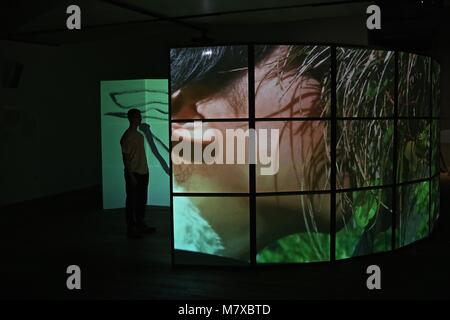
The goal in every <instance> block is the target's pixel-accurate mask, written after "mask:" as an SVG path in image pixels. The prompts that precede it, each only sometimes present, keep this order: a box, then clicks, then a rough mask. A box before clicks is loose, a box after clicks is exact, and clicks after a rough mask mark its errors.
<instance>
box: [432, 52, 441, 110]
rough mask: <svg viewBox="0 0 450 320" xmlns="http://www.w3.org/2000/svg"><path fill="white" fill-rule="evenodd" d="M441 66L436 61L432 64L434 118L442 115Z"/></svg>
mask: <svg viewBox="0 0 450 320" xmlns="http://www.w3.org/2000/svg"><path fill="white" fill-rule="evenodd" d="M440 83H441V65H440V64H439V63H438V62H437V61H434V60H433V62H432V78H431V84H432V88H431V90H432V94H431V101H432V104H433V107H432V110H433V113H432V116H433V117H439V114H440V111H439V110H440V104H441V86H440Z"/></svg>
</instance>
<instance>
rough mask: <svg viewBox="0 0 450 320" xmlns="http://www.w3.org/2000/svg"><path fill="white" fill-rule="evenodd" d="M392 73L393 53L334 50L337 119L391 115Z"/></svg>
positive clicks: (392, 102)
mask: <svg viewBox="0 0 450 320" xmlns="http://www.w3.org/2000/svg"><path fill="white" fill-rule="evenodd" d="M394 73H395V53H394V51H383V50H370V49H355V48H344V47H337V48H336V112H337V116H338V117H352V118H353V117H374V118H378V117H391V116H393V115H394V96H395V93H394V87H395V83H394V80H395V78H394Z"/></svg>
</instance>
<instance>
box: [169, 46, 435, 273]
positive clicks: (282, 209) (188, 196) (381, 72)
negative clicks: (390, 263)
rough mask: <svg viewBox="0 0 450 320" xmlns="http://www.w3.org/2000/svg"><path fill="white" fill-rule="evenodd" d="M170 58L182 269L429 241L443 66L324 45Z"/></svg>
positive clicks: (176, 53)
mask: <svg viewBox="0 0 450 320" xmlns="http://www.w3.org/2000/svg"><path fill="white" fill-rule="evenodd" d="M170 55H171V57H170V58H171V60H170V61H171V65H170V67H171V79H170V90H171V99H170V125H171V160H172V161H171V165H172V181H171V183H172V204H173V205H172V210H173V212H172V214H173V249H174V250H173V254H174V255H173V258H174V261H173V262H174V263H175V264H205V265H247V264H251V265H255V264H278V263H302V262H318V261H330V260H334V259H344V258H349V257H353V256H358V255H366V254H371V253H375V252H381V251H387V250H391V249H392V248H394V247H401V246H404V245H407V244H409V243H411V242H414V241H416V240H418V239H421V238H423V237H425V236H426V235H428V233H429V232H430V230H431V227H432V226H433V225H434V221H435V220H436V219H437V217H438V215H439V203H437V202H436V201H437V199H438V198H439V196H438V195H439V177H438V170H439V165H438V164H439V162H438V159H437V158H438V154H439V153H438V152H439V151H438V146H439V141H438V137H439V118H438V116H439V107H438V103H439V98H438V96H439V88H438V85H439V72H440V70H439V65H438V64H437V63H436V62H435V61H432V60H431V59H430V58H428V57H424V56H419V55H415V54H410V53H403V52H394V51H383V50H373V49H359V48H350V47H334V46H323V45H251V46H216V47H195V48H177V49H172V50H171V52H170ZM430 199H432V201H430Z"/></svg>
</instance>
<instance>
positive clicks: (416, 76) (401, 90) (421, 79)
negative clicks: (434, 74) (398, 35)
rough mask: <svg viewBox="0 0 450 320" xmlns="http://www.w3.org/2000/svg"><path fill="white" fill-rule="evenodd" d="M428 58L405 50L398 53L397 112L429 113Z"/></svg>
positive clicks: (407, 115) (409, 115)
mask: <svg viewBox="0 0 450 320" xmlns="http://www.w3.org/2000/svg"><path fill="white" fill-rule="evenodd" d="M430 61H431V60H430V58H429V57H425V56H421V55H417V54H413V53H406V52H399V55H398V114H399V116H400V117H428V116H429V115H430Z"/></svg>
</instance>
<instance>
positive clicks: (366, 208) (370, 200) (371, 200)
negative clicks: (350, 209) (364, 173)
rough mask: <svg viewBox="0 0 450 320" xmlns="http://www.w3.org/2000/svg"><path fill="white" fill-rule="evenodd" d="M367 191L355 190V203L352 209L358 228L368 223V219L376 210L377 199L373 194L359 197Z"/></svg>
mask: <svg viewBox="0 0 450 320" xmlns="http://www.w3.org/2000/svg"><path fill="white" fill-rule="evenodd" d="M366 194H367V193H365V192H355V193H354V199H353V201H354V202H353V203H354V204H358V205H356V208H355V211H354V218H355V222H356V224H357V225H358V227H360V228H364V227H366V226H367V225H368V224H369V221H370V220H371V219H372V218H373V217H374V216H375V214H376V213H377V210H378V201H377V200H376V197H375V196H374V195H371V196H369V197H365V199H361V197H364V196H365V195H366Z"/></svg>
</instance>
